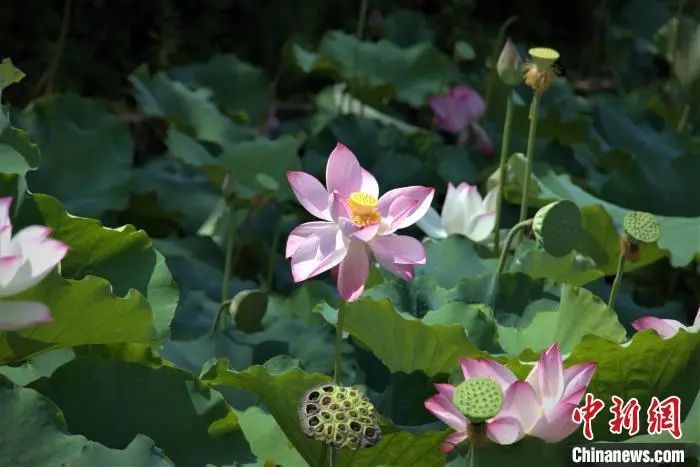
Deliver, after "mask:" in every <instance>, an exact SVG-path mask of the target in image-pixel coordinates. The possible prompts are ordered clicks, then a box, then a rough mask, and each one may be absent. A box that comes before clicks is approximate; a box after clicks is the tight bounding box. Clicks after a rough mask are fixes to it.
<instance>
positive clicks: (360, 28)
mask: <svg viewBox="0 0 700 467" xmlns="http://www.w3.org/2000/svg"><path fill="white" fill-rule="evenodd" d="M368 3H369V1H368V0H362V3H360V14H359V16H358V18H357V30H356V31H355V36H356V37H357V39H358V40H362V35H363V34H364V32H365V19H366V18H367V4H368Z"/></svg>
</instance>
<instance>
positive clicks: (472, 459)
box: [469, 443, 476, 467]
mask: <svg viewBox="0 0 700 467" xmlns="http://www.w3.org/2000/svg"><path fill="white" fill-rule="evenodd" d="M469 467H476V446H475V445H474V443H472V444H471V445H470V446H469Z"/></svg>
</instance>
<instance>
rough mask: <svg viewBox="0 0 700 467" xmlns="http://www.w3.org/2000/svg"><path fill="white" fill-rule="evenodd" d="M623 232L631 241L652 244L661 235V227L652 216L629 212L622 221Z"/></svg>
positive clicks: (645, 213) (639, 212)
mask: <svg viewBox="0 0 700 467" xmlns="http://www.w3.org/2000/svg"><path fill="white" fill-rule="evenodd" d="M622 225H623V227H624V228H625V232H626V233H627V235H629V236H630V237H631V238H632V240H635V241H637V242H640V243H654V242H655V241H657V240H658V239H659V236H660V235H661V225H660V224H659V221H658V219H656V216H654V215H653V214H649V213H648V212H641V211H630V212H628V213H627V215H625V219H624V220H623V221H622Z"/></svg>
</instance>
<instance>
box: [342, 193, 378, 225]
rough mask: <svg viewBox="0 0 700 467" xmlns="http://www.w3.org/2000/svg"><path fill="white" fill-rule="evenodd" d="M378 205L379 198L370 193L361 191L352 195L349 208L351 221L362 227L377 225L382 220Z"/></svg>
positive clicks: (349, 199)
mask: <svg viewBox="0 0 700 467" xmlns="http://www.w3.org/2000/svg"><path fill="white" fill-rule="evenodd" d="M377 203H378V201H377V198H375V197H374V196H372V195H370V194H368V193H363V192H360V191H356V192H354V193H351V194H350V197H349V198H348V206H350V211H351V214H352V217H351V219H350V220H352V222H353V223H354V224H355V225H359V226H360V227H365V226H367V225H370V224H376V223H377V222H379V221H380V220H381V218H382V217H381V216H380V215H379V211H378V210H377Z"/></svg>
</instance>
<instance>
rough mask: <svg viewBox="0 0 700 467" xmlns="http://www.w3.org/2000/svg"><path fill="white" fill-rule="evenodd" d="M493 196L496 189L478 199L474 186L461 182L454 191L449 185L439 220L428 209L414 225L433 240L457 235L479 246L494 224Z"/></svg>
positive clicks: (435, 213)
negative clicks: (477, 243)
mask: <svg viewBox="0 0 700 467" xmlns="http://www.w3.org/2000/svg"><path fill="white" fill-rule="evenodd" d="M496 194H497V188H494V189H492V190H491V191H489V192H488V194H487V195H486V198H482V197H481V195H480V194H479V190H478V189H477V187H476V185H470V184H468V183H466V182H462V183H460V184H459V185H458V186H457V187H456V188H455V187H454V185H452V183H450V184H448V185H447V195H446V196H445V203H444V204H443V205H442V216H440V215H439V214H438V213H437V211H435V209H433V208H430V210H428V212H427V214H426V215H425V216H424V217H423V218H422V219H421V220H419V221H418V223H417V225H418V227H420V228H421V230H423V232H425V233H426V234H427V235H429V236H430V237H433V238H445V237H447V236H448V235H450V234H459V235H464V236H465V237H468V238H469V239H471V240H472V241H474V242H481V241H483V240H485V239H486V238H487V237H488V236H489V235H490V234H491V231H492V230H493V228H494V225H495V224H496Z"/></svg>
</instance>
